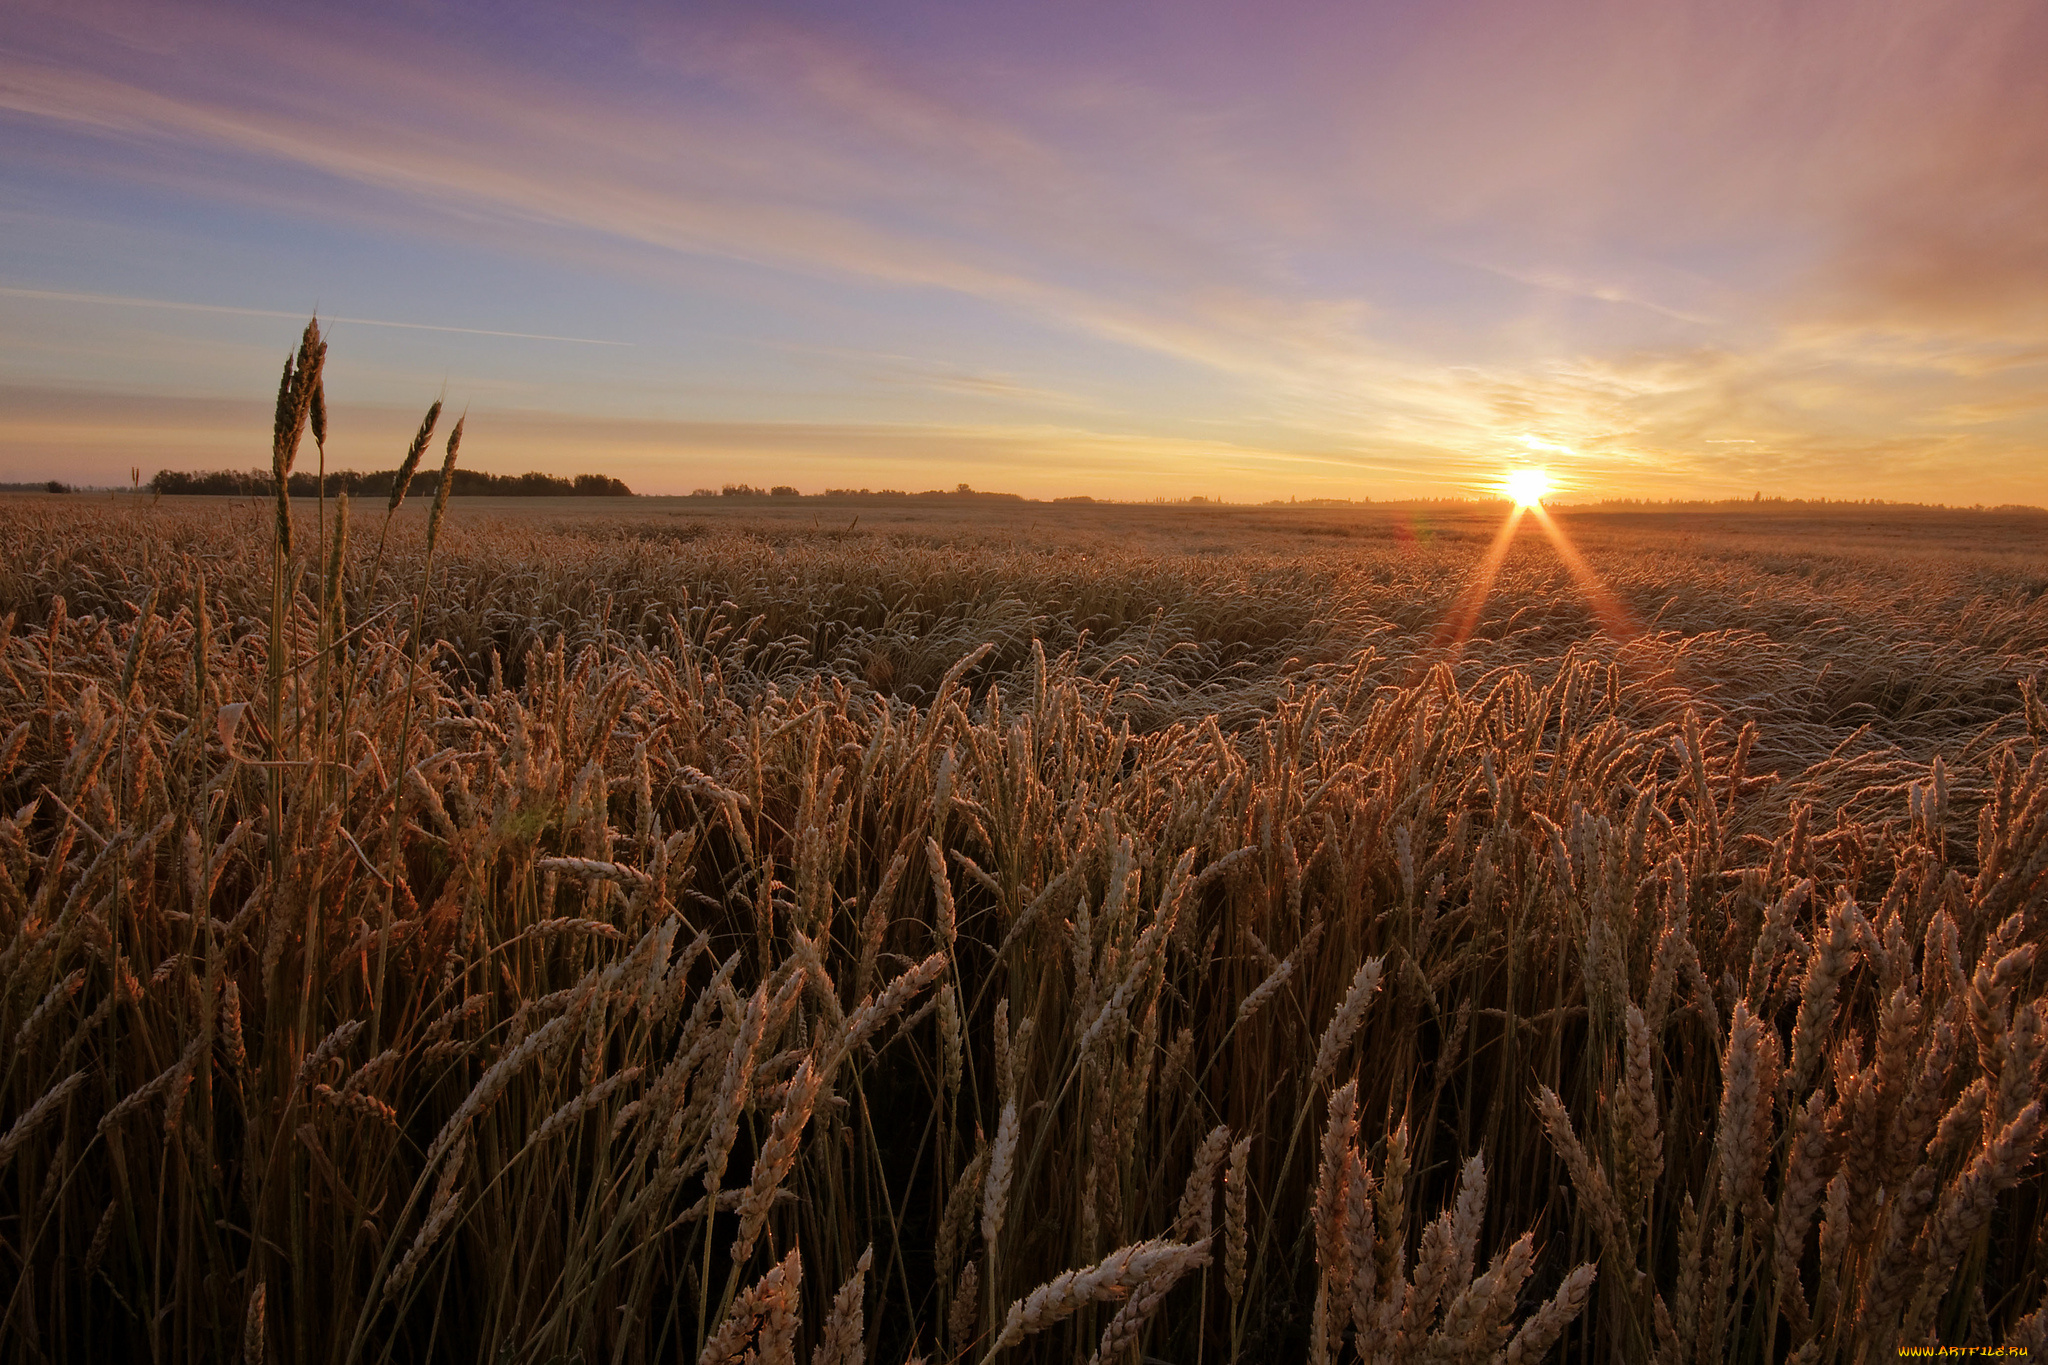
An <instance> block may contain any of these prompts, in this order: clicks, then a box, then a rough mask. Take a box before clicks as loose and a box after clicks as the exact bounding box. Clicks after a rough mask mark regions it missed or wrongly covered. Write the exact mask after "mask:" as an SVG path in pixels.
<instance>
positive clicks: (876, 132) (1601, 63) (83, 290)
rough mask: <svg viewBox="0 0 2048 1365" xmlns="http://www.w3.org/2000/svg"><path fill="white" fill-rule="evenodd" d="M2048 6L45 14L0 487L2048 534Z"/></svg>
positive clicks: (8, 323)
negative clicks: (437, 455) (300, 333)
mask: <svg viewBox="0 0 2048 1365" xmlns="http://www.w3.org/2000/svg"><path fill="white" fill-rule="evenodd" d="M2044 72H2048V5H2044V4H2042V3H2040V0H1978V2H1977V3H1973V4H1971V5H1968V6H1958V5H1956V4H1953V3H1951V2H1950V0H1798V2H1797V3H1774V2H1771V0H1433V2H1432V3H1423V2H1422V0H1345V2H1344V3H1310V2H1308V0H1274V3H1271V4H1265V5H1256V6H1254V5H1245V4H1216V3H1209V0H1174V2H1173V3H1151V0H1118V3H1114V4H1103V3H1100V0H1088V2H1087V3H1069V0H1031V2H1030V3H1009V2H1008V0H974V3H961V0H933V2H931V3H926V2H925V0H865V2H864V3H861V4H855V5H849V4H824V3H818V4H806V3H785V2H784V0H751V2H750V3H741V4H725V3H706V4H694V3H693V4H684V3H668V4H646V5H640V4H611V5H580V6H560V7H556V6H547V5H540V4H524V3H517V2H516V0H501V3H497V4H490V5H482V4H477V5H465V4H453V3H439V2H437V0H372V2H371V3H359V4H351V5H348V6H336V5H320V6H316V5H307V4H299V3H289V2H281V0H270V3H266V4H253V3H252V4H240V3H202V2H201V0H179V3H175V4H171V3H164V2H163V0H150V2H148V3H119V2H115V3H100V0H64V3H60V4H43V3H39V2H38V0H9V3H8V4H7V5H6V6H4V8H0V480H4V479H17V480H25V479H35V480H41V479H46V478H60V479H65V480H67V481H71V482H79V483H87V484H116V483H119V484H125V483H127V482H128V480H129V477H130V471H131V469H139V470H140V471H141V477H142V478H143V479H145V480H146V479H147V478H149V477H150V475H151V474H153V473H154V472H155V471H156V470H157V469H160V468H173V469H210V468H243V469H248V468H259V467H267V465H268V459H269V446H268V434H269V412H268V408H269V399H270V397H271V395H273V394H274V393H275V388H276V383H277V373H278V370H279V368H280V366H281V364H282V361H283V359H284V356H285V353H286V351H287V349H288V348H289V346H290V344H291V343H292V342H293V340H294V339H295V337H296V334H297V330H298V328H299V327H300V326H301V325H303V321H304V319H305V318H306V317H307V316H308V315H309V314H311V313H312V312H313V311H314V310H316V309H317V310H318V312H319V314H320V316H321V318H322V319H323V322H324V324H325V325H326V327H327V330H328V334H329V339H330V343H331V349H330V352H329V359H328V367H327V391H328V398H329V405H330V408H331V410H332V412H333V414H334V416H333V422H332V426H333V432H334V434H333V437H332V439H331V440H330V442H329V449H328V452H327V458H328V461H329V464H330V466H331V467H341V468H356V469H374V468H390V467H392V466H393V465H395V464H396V463H397V460H398V458H399V456H400V454H402V452H403V448H404V445H405V441H406V438H407V436H408V435H409V433H410V431H411V428H412V427H413V426H414V425H415V424H416V423H417V421H418V418H419V415H420V413H421V412H422V411H423V410H424V409H425V407H426V406H427V404H428V403H430V402H432V401H433V400H434V399H436V398H437V397H444V396H445V397H446V399H447V400H448V402H449V403H450V404H451V405H452V406H454V407H456V408H466V409H467V411H468V413H469V425H468V427H467V428H466V431H465V436H464V444H463V457H464V461H465V463H466V464H468V465H470V466H471V467H475V468H480V469H485V470H489V471H492V472H496V473H516V472H521V471H524V470H527V469H543V470H547V471H549V472H554V473H568V474H573V473H578V472H585V471H593V470H594V471H600V472H604V473H608V474H611V475H613V476H615V477H619V478H623V479H624V480H626V482H627V483H629V484H631V485H632V486H633V487H634V488H635V489H636V490H637V491H642V492H649V493H681V492H688V491H690V490H691V489H694V488H699V487H718V486H720V485H722V484H725V483H733V482H750V483H754V484H757V485H762V486H766V485H768V484H770V483H787V484H793V485H795V486H797V487H798V488H800V489H802V490H803V491H805V492H818V491H822V490H823V489H825V488H828V487H844V488H860V487H867V488H875V489H880V488H906V489H913V490H915V489H924V488H932V487H945V488H951V487H953V486H954V485H956V484H959V483H968V484H971V485H972V486H973V487H975V488H980V489H992V490H1001V491H1009V492H1017V493H1023V494H1026V495H1028V496H1037V497H1049V496H1058V495H1063V494H1078V493H1087V494H1092V495H1094V496H1097V497H1120V498H1151V497H1175V498H1179V497H1187V496H1191V495H1201V496H1205V497H1211V498H1217V497H1220V498H1224V499H1227V500H1230V501H1258V500H1265V499H1270V498H1276V497H1277V498H1287V497H1303V498H1309V497H1345V498H1367V497H1371V498H1399V497H1417V496H1425V497H1427V496H1469V495H1472V494H1475V493H1484V492H1486V491H1488V490H1490V489H1491V488H1492V487H1494V486H1495V485H1496V484H1497V483H1498V482H1499V480H1500V479H1501V477H1502V475H1503V474H1504V472H1506V471H1507V470H1509V469H1511V468H1515V467H1521V466H1527V465H1540V466H1543V467H1545V468H1547V469H1549V470H1550V471H1551V474H1552V477H1553V480H1554V482H1556V483H1557V484H1558V485H1559V486H1560V489H1561V493H1562V495H1563V496H1565V497H1567V498H1570V499H1573V500H1591V499H1599V498H1607V497H1641V498H1695V497H1726V496H1731V495H1733V496H1745V497H1746V496H1749V495H1750V494H1752V493H1755V492H1761V493H1763V494H1764V495H1765V496H1785V497H1818V496H1825V497H1833V498H1885V499H1891V500H1902V501H1924V502H1945V503H1950V504H1968V503H1980V502H1981V503H1985V504H2000V503H2031V504H2048V76H2044V75H2043V73H2044Z"/></svg>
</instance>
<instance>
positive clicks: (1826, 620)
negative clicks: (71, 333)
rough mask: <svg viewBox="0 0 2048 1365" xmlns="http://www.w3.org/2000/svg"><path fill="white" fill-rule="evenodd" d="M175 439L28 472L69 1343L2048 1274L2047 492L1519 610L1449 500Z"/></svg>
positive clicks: (1097, 1340)
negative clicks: (769, 497)
mask: <svg viewBox="0 0 2048 1365" xmlns="http://www.w3.org/2000/svg"><path fill="white" fill-rule="evenodd" d="M288 378H289V375H288ZM283 406H284V405H283V404H281V409H282V407H283ZM316 434H321V435H323V436H324V432H320V431H319V430H318V429H317V428H316ZM293 439H294V440H296V437H295V436H294V437H293ZM425 444H426V437H425V434H424V432H423V435H422V438H421V441H420V442H419V443H418V445H416V447H415V451H414V461H413V462H414V463H415V464H416V463H417V462H418V458H419V454H420V450H421V448H422V447H424V446H425ZM449 458H450V461H451V462H452V460H453V459H454V455H453V453H452V452H451V454H450V456H449ZM394 501H395V500H394ZM118 502H119V505H110V504H108V503H104V502H88V501H85V500H82V499H72V500H58V499H33V498H19V499H14V500H9V501H5V502H0V538H4V541H5V544H6V545H7V546H8V550H7V554H6V556H5V559H4V562H0V811H4V812H5V814H4V817H0V864H4V867H5V876H4V878H0V1037H4V1038H5V1039H6V1040H7V1041H8V1043H9V1044H10V1045H9V1047H8V1049H7V1052H6V1056H5V1060H4V1063H0V1068H4V1070H0V1258H4V1262H5V1265H6V1272H5V1273H4V1274H0V1294H4V1296H5V1300H6V1301H5V1308H4V1326H0V1357H4V1358H5V1359H7V1360H10V1361H71V1360H87V1359H93V1360H104V1359H137V1360H141V1359H148V1360H153V1361H191V1360H233V1359H241V1360H245V1361H248V1362H252V1363H253V1362H262V1361H269V1360H281V1361H316V1360H318V1361H337V1362H339V1361H348V1362H355V1361H385V1360H406V1361H410V1360H444V1359H445V1360H451V1361H453V1360H463V1361H468V1360H487V1361H491V1362H536V1363H539V1362H569V1361H578V1362H585V1363H586V1365H595V1363H596V1362H600V1361H603V1362H614V1363H615V1365H623V1363H624V1362H642V1361H671V1360H681V1361H726V1360H733V1361H738V1360H758V1361H760V1362H764V1365H765V1363H766V1362H793V1361H797V1360H804V1361H812V1362H819V1363H820V1365H826V1363H832V1365H845V1363H846V1362H867V1361H876V1362H884V1363H885V1365H900V1363H901V1362H905V1361H910V1360H921V1361H926V1362H940V1361H966V1362H994V1361H1022V1360H1048V1361H1050V1360H1075V1361H1080V1360H1088V1361H1097V1360H1099V1361H1102V1362H1105V1363H1107V1362H1137V1361H1139V1360H1141V1359H1143V1360H1147V1361H1165V1362H1172V1363H1173V1365H1193V1363H1194V1362H1212V1363H1214V1365H1223V1363H1224V1362H1231V1361H1247V1362H1249V1361H1270V1360H1312V1361H1315V1362H1318V1363H1319V1365H1320V1363H1321V1362H1328V1361H1349V1360H1354V1359H1357V1360H1372V1361H1378V1360H1392V1361H1408V1360H1413V1361H1473V1362H1493V1361H1507V1362H1518V1361H1536V1360H1543V1359H1552V1360H1557V1359H1562V1360H1570V1361H1607V1360H1645V1361H1658V1362H1672V1363H1673V1365H1675V1363H1676V1362H1691V1361H1701V1362H1706V1361H1759V1360H1782V1359H1795V1360H1799V1361H1802V1362H1819V1361H1829V1362H1873V1361H1880V1360H1884V1361H1888V1360H1891V1359H1894V1358H1896V1357H1897V1355H1898V1353H1899V1350H1900V1348H1901V1347H1902V1346H1912V1345H1916V1344H1923V1343H1940V1344H1947V1345H1961V1344H1973V1343H1974V1344H1982V1345H1999V1344H2004V1345H2008V1346H2013V1347H2015V1348H2018V1349H2021V1350H2026V1349H2031V1350H2032V1351H2034V1352H2035V1353H2036V1354H2037V1355H2039V1354H2040V1353H2042V1352H2044V1350H2048V1344H2044V1342H2048V1314H2044V1312H2043V1311H2042V1308H2041V1304H2042V1295H2043V1285H2044V1276H2048V1222H2044V1218H2043V1212H2044V1210H2043V1194H2042V1187H2041V1183H2040V1181H2039V1179H2038V1172H2039V1168H2038V1166H2037V1165H2036V1161H2035V1158H2036V1153H2037V1151H2038V1150H2039V1148H2040V1147H2041V1145H2042V1143H2041V1139H2042V1131H2041V1130H2042V1109H2041V1100H2040V1095H2039V1090H2040V1086H2041V1083H2042V1079H2043V1060H2044V1056H2048V982H2044V977H2043V965H2042V964H2040V963H2039V962H2037V950H2038V945H2039V944H2040V942H2041V940H2042V938H2043V935H2044V931H2048V916H2044V905H2048V747H2044V742H2048V708H2044V706H2043V704H2042V700H2041V698H2040V697H2039V696H2038V695H2037V693H2036V692H2035V690H2034V687H2035V673H2036V671H2037V670H2039V669H2040V668H2041V667H2042V666H2043V663H2044V660H2048V571H2044V569H2043V559H2042V557H2041V554H2040V549H2041V545H2042V539H2041V537H2042V532H2041V529H2040V528H2039V527H2038V526H2035V527H2033V529H2032V530H2031V532H2030V534H2031V535H2032V536H2033V537H2034V539H2033V540H2032V541H2031V542H2030V543H2029V545H2028V548H2026V549H2025V551H2024V552H2021V553H1998V552H1992V551H1982V550H1973V549H1971V548H1969V546H1968V545H1965V544H1962V543H1961V537H1958V536H1954V535H1951V536H1949V537H1948V538H1947V539H1946V540H1945V541H1943V542H1942V544H1940V545H1937V546H1936V547H1935V548H1933V549H1929V550H1927V551H1926V552H1924V553H1920V552H1914V553H1902V552H1901V550H1900V548H1899V547H1898V546H1897V545H1895V544H1893V543H1892V542H1891V540H1890V539H1889V538H1888V537H1889V535H1890V532H1886V533H1885V534H1884V535H1873V536H1871V537H1866V538H1863V539H1859V538H1858V536H1857V535H1854V534H1849V533H1847V532H1845V533H1844V534H1843V535H1842V536H1841V537H1839V538H1838V541H1837V542H1836V543H1830V544H1826V545H1820V544H1816V542H1815V541H1814V539H1813V537H1812V536H1811V535H1809V534H1805V533H1802V532H1798V531H1787V530H1784V529H1783V528H1778V529H1775V530H1774V529H1773V528H1771V527H1770V526H1769V525H1767V524H1765V523H1761V522H1759V523H1757V524H1756V525H1755V526H1754V527H1752V528H1751V529H1750V530H1748V531H1730V530H1725V528H1724V530H1723V531H1721V532H1714V533H1701V534H1697V535H1679V534H1677V533H1676V532H1675V531H1674V530H1673V529H1672V527H1671V526H1670V525H1665V524H1651V523H1649V522H1645V523H1641V524H1638V523H1635V522H1630V521H1629V520H1628V519H1625V518H1617V519H1609V520H1607V521H1605V522H1599V521H1597V520H1596V519H1593V518H1582V519H1579V520H1577V521H1573V522H1572V523H1571V525H1572V527H1573V533H1574V534H1575V536H1577V538H1578V539H1579V540H1580V543H1581V544H1582V546H1583V547H1584V548H1585V549H1586V551H1587V554H1588V557H1589V559H1590V560H1591V562H1592V564H1593V566H1594V568H1595V569H1596V570H1597V571H1598V572H1599V573H1600V574H1601V575H1602V576H1603V577H1604V578H1605V580H1606V581H1607V583H1608V585H1609V587H1610V588H1611V589H1612V590H1613V592H1614V593H1615V594H1616V596H1617V597H1618V598H1619V599H1621V600H1622V601H1624V602H1626V603H1627V604H1629V606H1630V607H1631V609H1632V610H1633V611H1634V612H1635V613H1636V615H1637V616H1639V617H1640V618H1641V624H1642V629H1641V630H1640V632H1639V633H1636V634H1634V635H1633V636H1632V637H1631V638H1625V639H1617V638H1614V637H1613V636H1611V635H1608V634H1605V633H1602V632H1601V631H1600V630H1599V629H1598V628H1597V626H1596V624H1595V623H1594V621H1593V619H1592V617H1591V616H1590V615H1589V613H1588V611H1587V609H1586V608H1585V606H1584V605H1583V604H1582V602H1581V601H1580V599H1579V597H1578V596H1577V595H1576V593H1575V591H1574V589H1573V587H1572V580H1571V578H1570V577H1569V575H1568V574H1567V573H1566V572H1565V570H1564V567H1563V566H1562V565H1561V564H1560V563H1559V562H1558V560H1557V559H1556V557H1555V556H1554V555H1552V554H1551V553H1550V552H1549V551H1548V550H1547V549H1546V548H1545V547H1544V546H1543V544H1542V543H1541V542H1540V541H1536V540H1531V539H1529V538H1525V539H1524V541H1522V542H1518V544H1517V548H1516V549H1515V550H1514V552H1513V553H1511V554H1510V555H1509V556H1508V559H1507V561H1506V564H1505V566H1504V568H1503V570H1502V573H1501V575H1500V578H1499V581H1498V582H1497V583H1496V585H1495V586H1494V589H1493V591H1492V593H1491V594H1490V596H1489V597H1488V598H1487V600H1486V603H1485V606H1484V608H1483V610H1482V611H1481V612H1480V613H1479V614H1478V618H1477V625H1476V629H1475V630H1474V632H1473V635H1472V638H1471V640H1470V641H1469V642H1467V643H1465V644H1464V645H1463V646H1462V647H1461V648H1452V647H1450V646H1448V645H1447V644H1446V643H1445V642H1444V640H1443V639H1442V636H1441V633H1440V630H1439V627H1440V625H1441V623H1442V622H1443V621H1444V620H1445V619H1446V618H1447V616H1448V615H1449V614H1450V613H1451V612H1452V610H1453V608H1454V606H1455V603H1456V602H1457V600H1458V598H1459V596H1460V593H1461V591H1462V590H1463V588H1464V586H1465V584H1466V582H1467V580H1468V579H1469V577H1470V575H1471V572H1472V569H1473V565H1474V563H1475V562H1476V560H1477V559H1478V557H1479V552H1480V550H1481V549H1482V548H1483V546H1484V544H1485V539H1486V537H1487V536H1488V535H1489V534H1490V533H1491V529H1492V528H1491V524H1490V523H1488V522H1482V521H1477V520H1474V521H1473V522H1472V524H1470V525H1463V524H1460V523H1458V522H1457V516H1456V515H1453V514H1452V513H1448V512H1446V513H1443V514H1441V515H1440V516H1439V517H1438V523H1439V524H1438V525H1437V527H1436V529H1435V530H1433V531H1432V532H1431V533H1430V534H1428V535H1424V536H1419V537H1418V536H1416V535H1414V534H1412V533H1408V534H1402V535H1398V536H1397V535H1394V534H1392V533H1391V532H1389V531H1388V528H1389V527H1390V526H1393V525H1394V524H1395V521H1397V520H1398V518H1395V519H1391V520H1390V519H1389V518H1388V517H1381V518H1379V519H1370V518H1362V517H1354V518H1351V519H1350V520H1348V521H1347V520H1346V519H1345V518H1344V517H1342V516H1339V515H1337V514H1329V515H1321V514H1318V515H1316V516H1302V517H1290V516H1289V515H1287V514H1284V513H1281V512H1274V513H1270V514H1265V513H1261V514H1257V515H1253V514H1246V515H1244V516H1242V517H1237V518H1235V519H1232V518H1227V517H1226V518H1220V519H1219V518H1209V519H1206V520H1204V519H1191V518H1192V514H1179V520H1176V519H1175V518H1176V514H1171V513H1168V512H1158V513H1151V512H1145V511H1143V510H1142V509H1114V508H1104V509H1092V510H1090V511H1089V512H1088V513H1087V514H1086V515H1085V516H1084V515H1080V514H1075V515H1072V516H1066V517H1063V519H1062V520H1061V522H1060V524H1058V525H1057V526H1054V525H1042V524H1039V522H1038V520H1037V519H1038V518H1040V517H1041V516H1042V509H1041V511H1040V512H1037V513H1034V512H1031V511H1029V509H1020V510H1013V511H1010V512H1005V513H1003V515H1002V517H998V518H994V519H993V520H991V519H989V518H982V519H980V520H976V519H973V518H969V519H967V520H964V521H960V522H959V523H958V524H949V523H947V522H946V520H945V519H944V517H943V516H938V517H937V518H936V519H930V518H928V519H926V520H925V521H921V522H917V523H915V524H909V523H906V524H903V525H896V526H892V525H890V524H889V522H888V519H887V518H886V517H880V516H877V515H875V514H873V513H867V514H863V515H864V516H865V517H866V518H867V519H866V521H865V523H863V522H862V521H858V520H856V521H853V522H852V523H851V524H847V525H843V526H842V525H840V524H839V523H838V522H837V521H836V520H835V521H834V522H833V523H832V524H831V525H825V524H823V517H822V515H820V516H818V517H815V518H814V517H811V516H810V514H809V513H808V512H806V514H805V515H804V516H803V517H787V516H786V517H783V518H782V519H780V520H767V521H760V520H756V521H749V520H748V519H747V518H746V517H744V516H738V515H732V516H726V515H720V516H713V517H710V518H708V519H707V518H705V517H701V516H698V515H696V514H695V513H690V512H684V513H681V514H669V513H661V514H654V513H652V512H649V511H646V510H642V511H615V510H607V511H606V512H605V513H604V514H602V515H600V514H597V513H595V512H592V511H589V510H585V511H582V512H579V513H577V514H575V515H568V514H560V515H557V514H555V513H553V512H545V511H544V512H541V513H537V514H536V513H527V514H517V515H515V514H511V513H507V512H505V511H503V510H502V509H501V508H500V509H493V508H490V507H488V506H485V505H483V504H478V505H476V506H474V507H469V506H461V505H458V506H457V508H456V509H455V510H454V511H452V512H451V511H448V510H447V509H446V508H444V507H443V506H440V505H437V506H435V507H433V508H432V509H431V510H429V509H424V508H418V507H415V506H411V505H406V506H402V507H399V508H398V509H397V510H396V511H395V512H393V511H392V510H390V509H389V508H388V507H387V506H384V505H359V506H356V507H353V508H350V509H348V510H347V511H346V512H342V511H341V510H340V509H338V508H337V507H336V506H335V505H333V504H324V505H318V504H315V503H312V502H309V501H307V500H303V499H302V500H298V501H296V502H290V503H282V502H281V503H279V504H278V505H276V506H271V505H267V504H257V503H251V502H249V501H246V500H245V501H227V500H222V501H211V500H197V499H193V500H180V499H169V500H161V501H159V502H157V503H156V504H154V505H146V504H145V503H144V500H142V499H136V498H122V499H120V500H118ZM615 506H625V505H624V504H619V505H615ZM848 515H849V516H851V515H852V514H851V513H849V514H848ZM935 515H936V514H935ZM1473 515H1474V516H1475V517H1476V516H1477V515H1478V514H1473ZM1486 515H1487V516H1493V515H1494V514H1491V513H1487V514H1486ZM991 516H993V514H991ZM344 518H346V519H344ZM1004 518H1007V520H1004ZM864 525H865V529H863V526H864ZM1910 529H1911V528H1910V527H1909V528H1908V530H1909V531H1910ZM1932 538H1933V539H1934V540H1942V537H1941V536H1939V535H1936V536H1933V537H1932Z"/></svg>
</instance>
